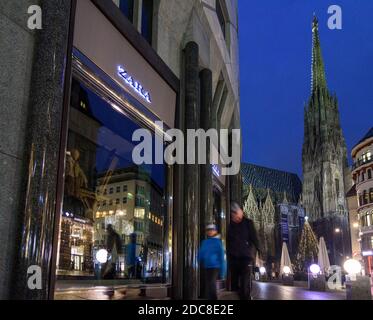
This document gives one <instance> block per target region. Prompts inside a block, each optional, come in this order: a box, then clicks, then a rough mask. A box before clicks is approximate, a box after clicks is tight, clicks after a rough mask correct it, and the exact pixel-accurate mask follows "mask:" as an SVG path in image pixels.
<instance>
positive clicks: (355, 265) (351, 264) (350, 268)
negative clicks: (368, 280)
mask: <svg viewBox="0 0 373 320" xmlns="http://www.w3.org/2000/svg"><path fill="white" fill-rule="evenodd" d="M343 267H344V269H345V270H346V271H347V272H348V274H358V273H360V271H361V264H360V262H359V261H357V260H354V259H350V260H347V261H346V262H345V263H344V265H343Z"/></svg>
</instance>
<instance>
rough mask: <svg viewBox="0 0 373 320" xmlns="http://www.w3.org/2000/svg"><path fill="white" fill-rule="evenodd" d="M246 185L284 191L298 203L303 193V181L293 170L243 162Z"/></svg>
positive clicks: (243, 177)
mask: <svg viewBox="0 0 373 320" xmlns="http://www.w3.org/2000/svg"><path fill="white" fill-rule="evenodd" d="M241 172H242V180H243V183H244V185H247V186H249V185H250V184H251V185H252V186H253V188H258V189H270V190H272V191H274V192H278V193H283V192H284V191H285V192H286V193H287V195H289V196H290V197H291V199H288V200H289V201H291V202H294V203H297V202H298V200H299V197H300V195H301V193H302V182H301V180H300V179H299V177H298V175H297V174H295V173H291V172H286V171H280V170H276V169H271V168H266V167H261V166H257V165H254V164H248V163H243V164H242V166H241Z"/></svg>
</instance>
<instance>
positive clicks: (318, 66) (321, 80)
mask: <svg viewBox="0 0 373 320" xmlns="http://www.w3.org/2000/svg"><path fill="white" fill-rule="evenodd" d="M311 83H312V84H311V93H312V94H313V93H314V91H316V90H321V89H326V88H327V84H326V76H325V68H324V62H323V59H322V54H321V46H320V36H319V21H318V20H317V17H316V16H314V17H313V22H312V78H311Z"/></svg>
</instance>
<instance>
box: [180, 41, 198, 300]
mask: <svg viewBox="0 0 373 320" xmlns="http://www.w3.org/2000/svg"><path fill="white" fill-rule="evenodd" d="M198 55H199V48H198V45H197V44H196V43H195V42H189V43H188V44H187V45H186V47H185V130H187V129H197V127H198V126H199V124H198V113H199V73H198V72H199V70H198ZM185 136H186V135H185ZM188 151H189V150H187V148H186V149H185V154H186V156H187V154H188ZM196 156H197V151H196ZM196 159H198V158H196ZM184 170H185V171H184V175H185V178H184V275H183V288H184V289H183V293H184V294H183V295H184V297H183V298H184V299H188V300H193V299H197V298H198V259H197V253H198V246H199V166H198V164H189V165H188V164H186V165H185V169H184Z"/></svg>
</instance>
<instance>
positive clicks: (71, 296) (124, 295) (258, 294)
mask: <svg viewBox="0 0 373 320" xmlns="http://www.w3.org/2000/svg"><path fill="white" fill-rule="evenodd" d="M151 292H153V293H154V294H152V293H151ZM148 293H149V295H148V296H147V297H141V296H139V289H135V288H123V287H122V288H120V287H118V288H115V290H114V289H110V288H107V287H106V288H105V287H97V288H96V289H87V288H81V289H79V290H64V291H60V292H57V293H56V296H55V298H56V299H57V300H158V299H163V298H162V292H160V291H159V290H157V289H155V290H154V291H151V290H150V291H148ZM163 293H164V291H163ZM253 298H254V300H345V299H346V292H345V291H344V290H342V291H333V292H331V291H329V292H313V291H309V290H308V289H307V287H306V283H296V285H295V286H294V287H288V286H283V285H282V284H280V283H273V282H272V283H269V282H267V283H262V282H254V284H253ZM237 299H238V296H237V294H236V293H234V292H227V291H222V292H221V293H220V294H219V300H237Z"/></svg>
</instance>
